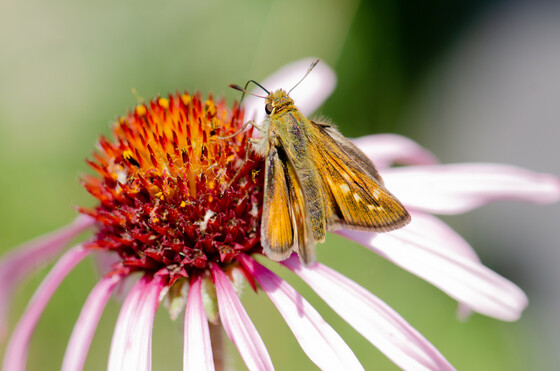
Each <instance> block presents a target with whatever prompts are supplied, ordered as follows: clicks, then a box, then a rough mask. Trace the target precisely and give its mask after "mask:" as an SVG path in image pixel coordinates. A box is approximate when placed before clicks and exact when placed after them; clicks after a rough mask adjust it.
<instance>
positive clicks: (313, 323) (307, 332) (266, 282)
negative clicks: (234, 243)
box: [240, 255, 363, 370]
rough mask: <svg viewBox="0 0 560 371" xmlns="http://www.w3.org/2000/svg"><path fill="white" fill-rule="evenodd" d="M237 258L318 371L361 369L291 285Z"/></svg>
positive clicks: (331, 330)
mask: <svg viewBox="0 0 560 371" xmlns="http://www.w3.org/2000/svg"><path fill="white" fill-rule="evenodd" d="M240 257H241V259H240V260H241V263H242V264H243V266H244V267H245V268H246V269H247V271H248V272H249V273H250V274H251V275H252V276H253V277H254V278H255V280H256V281H257V282H258V284H259V285H260V286H261V288H262V289H263V290H264V292H266V294H267V295H268V297H269V298H270V300H272V302H273V303H274V305H275V306H276V308H278V310H279V311H280V314H281V315H282V317H284V320H285V321H286V323H287V324H288V326H290V329H291V330H292V332H293V333H294V335H295V336H296V339H297V341H298V343H299V344H300V345H301V348H302V349H303V350H304V352H305V353H306V354H307V355H308V356H309V358H310V359H311V360H312V361H313V362H314V363H315V364H316V365H317V366H318V367H319V368H320V369H321V370H363V367H362V365H361V364H360V362H359V361H358V359H357V358H356V356H355V355H354V353H353V352H352V350H351V349H350V348H349V347H348V345H347V344H346V343H345V342H344V340H342V338H341V337H340V336H339V335H338V334H337V333H336V331H334V330H333V329H332V327H330V326H329V324H328V323H326V322H325V320H324V319H323V318H322V317H321V315H320V314H319V313H318V312H317V311H316V310H315V308H313V307H312V306H311V304H309V302H307V300H305V299H304V298H303V297H302V296H301V295H300V294H299V293H298V292H297V291H296V290H295V289H294V288H293V287H292V286H290V285H289V284H288V283H287V282H286V281H284V280H283V279H281V278H280V277H278V276H277V275H276V274H274V273H273V272H271V271H270V270H268V269H267V268H265V267H263V266H262V265H261V264H259V263H257V262H256V261H255V260H254V259H252V258H250V257H249V256H247V255H240Z"/></svg>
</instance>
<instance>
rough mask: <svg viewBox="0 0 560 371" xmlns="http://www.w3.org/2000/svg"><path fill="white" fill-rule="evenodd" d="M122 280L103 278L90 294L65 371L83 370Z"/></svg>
mask: <svg viewBox="0 0 560 371" xmlns="http://www.w3.org/2000/svg"><path fill="white" fill-rule="evenodd" d="M121 279H122V277H121V276H119V275H116V274H115V275H111V276H107V277H103V278H102V279H101V281H99V282H98V283H97V285H96V286H95V287H94V288H93V290H92V291H91V293H90V294H89V296H88V298H87V300H86V303H85V304H84V307H83V308H82V312H81V313H80V317H79V318H78V320H77V321H76V324H75V325H74V330H73V331H72V336H71V337H70V341H69V342H68V347H67V348H66V353H65V354H64V361H63V362H62V370H63V371H72V370H81V369H83V367H84V363H85V361H86V357H87V354H88V350H89V346H90V344H91V340H92V339H93V334H94V333H95V329H96V328H97V324H98V323H99V318H100V317H101V313H103V309H104V308H105V305H106V304H107V300H109V297H110V296H111V293H112V292H113V290H114V288H115V286H116V284H117V283H118V282H120V280H121Z"/></svg>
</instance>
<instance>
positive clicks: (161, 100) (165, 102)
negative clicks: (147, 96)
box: [158, 98, 169, 109]
mask: <svg viewBox="0 0 560 371" xmlns="http://www.w3.org/2000/svg"><path fill="white" fill-rule="evenodd" d="M158 104H159V105H160V106H161V107H162V108H165V109H168V108H169V101H168V100H167V99H166V98H159V99H158Z"/></svg>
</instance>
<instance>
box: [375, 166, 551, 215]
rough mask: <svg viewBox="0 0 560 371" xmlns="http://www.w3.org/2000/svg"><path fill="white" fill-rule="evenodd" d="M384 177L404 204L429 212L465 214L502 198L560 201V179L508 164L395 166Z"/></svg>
mask: <svg viewBox="0 0 560 371" xmlns="http://www.w3.org/2000/svg"><path fill="white" fill-rule="evenodd" d="M383 179H384V180H385V184H386V185H387V188H388V189H390V190H391V192H392V193H393V194H394V195H396V196H397V197H398V198H399V199H400V200H401V201H402V203H403V204H404V205H405V206H407V207H409V208H414V209H418V210H421V211H425V212H430V213H439V214H456V213H462V212H466V211H469V210H472V209H474V208H476V207H479V206H481V205H484V204H485V203H488V202H490V201H494V200H501V199H514V200H521V201H531V202H536V203H552V202H556V201H558V200H560V179H558V178H557V177H555V176H552V175H548V174H541V173H535V172H531V171H528V170H525V169H522V168H518V167H514V166H508V165H495V164H454V165H434V166H410V167H401V168H392V169H386V170H385V171H384V172H383Z"/></svg>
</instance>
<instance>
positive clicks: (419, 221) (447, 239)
mask: <svg viewBox="0 0 560 371" xmlns="http://www.w3.org/2000/svg"><path fill="white" fill-rule="evenodd" d="M410 214H411V216H412V219H413V220H414V225H413V228H414V229H416V230H417V231H425V232H426V233H428V234H429V236H430V238H432V239H433V245H434V246H437V247H438V248H441V249H444V250H452V251H453V252H455V253H457V254H459V255H461V256H463V257H464V258H465V259H470V260H472V261H474V262H476V263H480V259H479V257H478V255H477V254H476V252H475V251H474V249H473V248H472V247H471V245H469V243H468V242H467V241H465V240H464V239H463V237H461V236H460V235H459V234H458V233H457V232H455V231H454V230H453V229H452V228H450V227H449V226H448V225H447V224H445V223H444V222H442V221H441V220H440V219H438V218H437V217H435V216H432V215H430V214H424V213H419V212H411V213H410ZM520 303H521V302H520ZM521 310H522V308H520V309H519V311H521ZM472 312H473V311H472V308H471V307H469V306H468V305H467V304H466V303H462V302H459V305H458V308H457V317H458V318H459V319H460V320H466V319H467V318H468V317H469V316H470V315H471V314H472Z"/></svg>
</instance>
